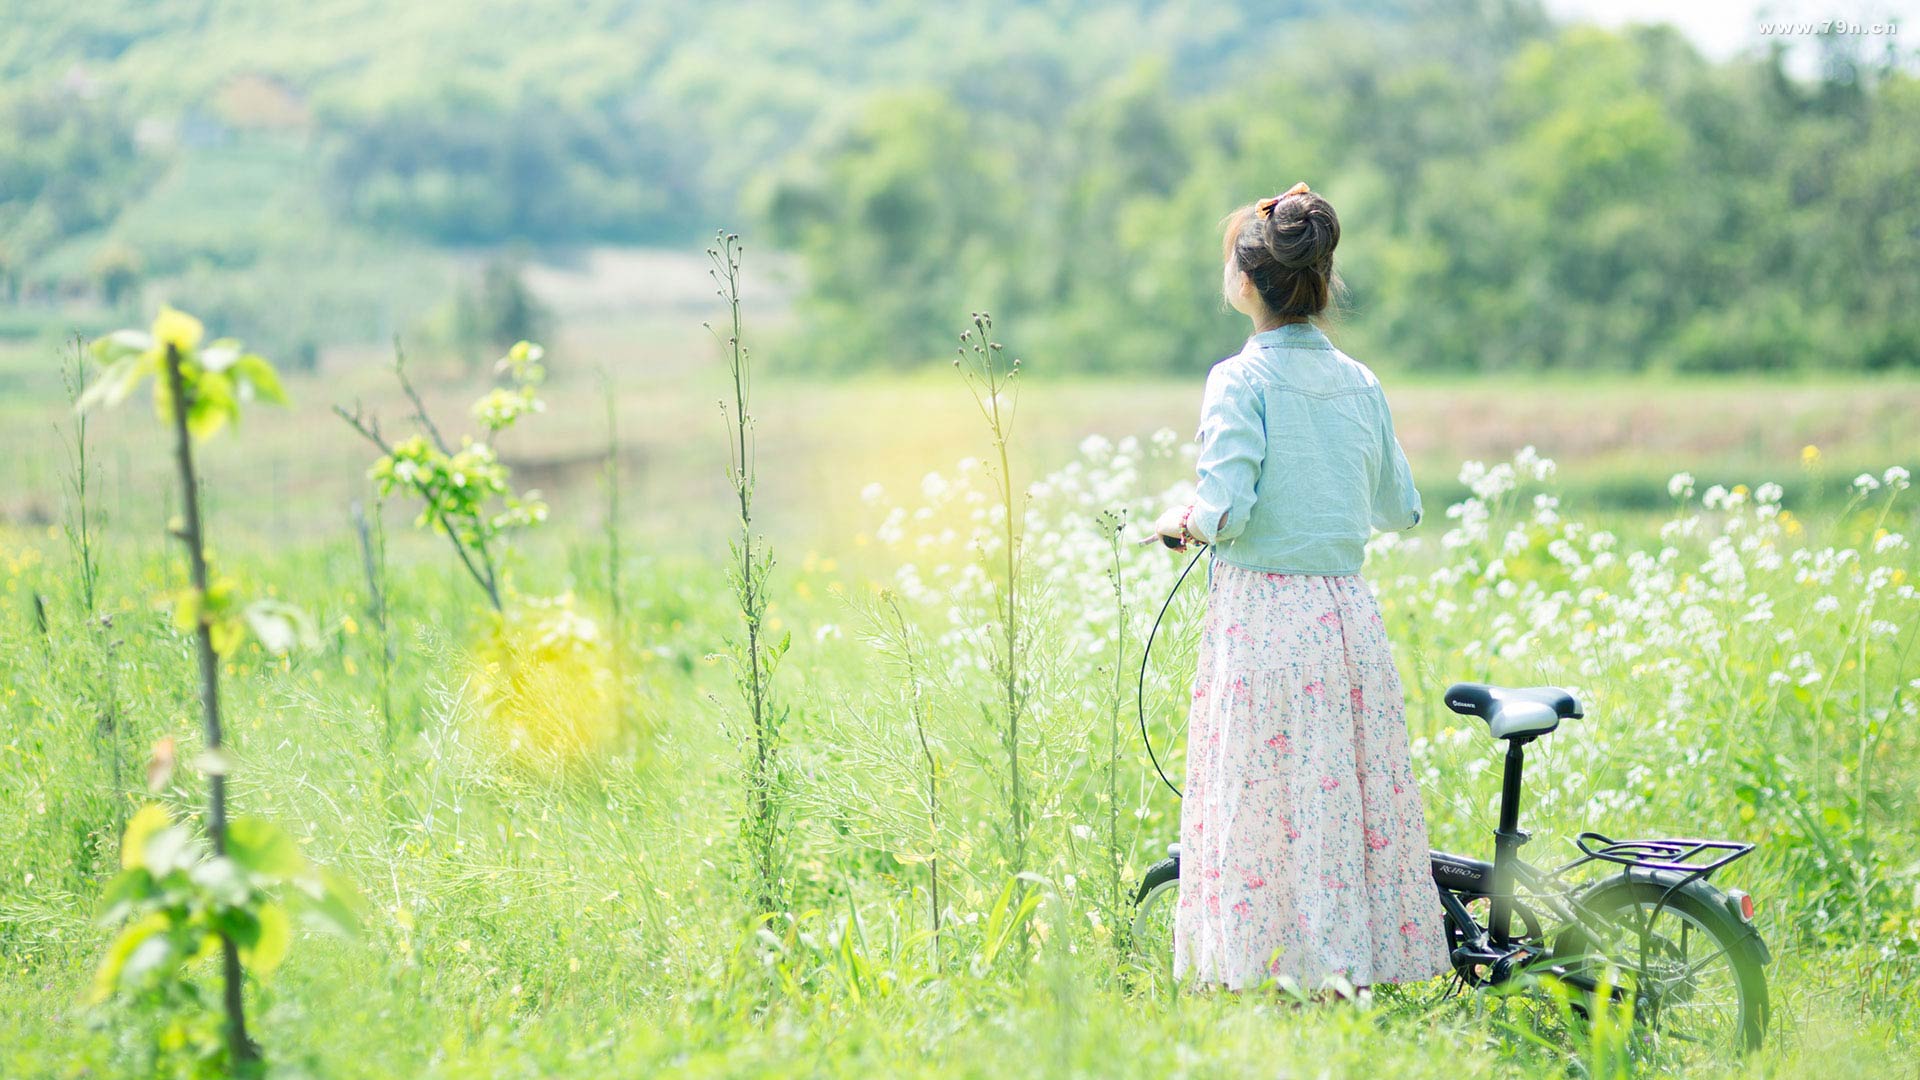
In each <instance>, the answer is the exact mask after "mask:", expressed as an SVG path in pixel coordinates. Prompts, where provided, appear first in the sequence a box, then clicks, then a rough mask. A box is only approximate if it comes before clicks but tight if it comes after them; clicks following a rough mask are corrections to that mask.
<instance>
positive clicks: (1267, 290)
mask: <svg viewBox="0 0 1920 1080" xmlns="http://www.w3.org/2000/svg"><path fill="white" fill-rule="evenodd" d="M1223 242H1224V245H1225V249H1226V256H1227V259H1228V261H1229V265H1230V266H1233V267H1237V268H1238V269H1239V270H1240V272H1241V273H1244V274H1245V275H1247V279H1248V281H1249V282H1250V283H1251V284H1252V285H1253V287H1254V289H1255V290H1257V291H1258V292H1259V294H1260V298H1261V300H1262V301H1264V302H1265V304H1266V306H1267V308H1268V309H1269V310H1270V311H1271V312H1272V313H1273V314H1275V315H1278V316H1281V317H1283V318H1289V319H1296V318H1302V317H1312V316H1315V315H1319V314H1320V313H1321V312H1323V311H1325V310H1326V309H1327V306H1328V305H1329V304H1331V303H1332V302H1333V299H1334V297H1335V294H1336V293H1338V292H1339V291H1340V288H1341V286H1340V276H1339V275H1338V274H1336V273H1334V270H1333V252H1334V249H1335V248H1337V247H1339V246H1340V218H1339V216H1338V215H1336V214H1335V213H1334V212H1333V206H1332V204H1330V203H1328V202H1327V200H1326V199H1324V198H1321V197H1320V195H1319V194H1317V193H1316V192H1314V190H1313V189H1312V188H1310V187H1308V186H1307V185H1306V184H1305V183H1298V184H1295V185H1293V186H1292V187H1290V188H1288V189H1287V190H1286V191H1284V192H1282V193H1280V194H1278V195H1269V196H1267V197H1266V198H1264V199H1261V200H1259V201H1257V202H1253V203H1249V204H1247V205H1246V206H1243V207H1241V208H1240V209H1239V210H1236V211H1235V212H1234V213H1233V214H1231V215H1229V216H1228V218H1227V220H1226V236H1225V238H1224V241H1223Z"/></svg>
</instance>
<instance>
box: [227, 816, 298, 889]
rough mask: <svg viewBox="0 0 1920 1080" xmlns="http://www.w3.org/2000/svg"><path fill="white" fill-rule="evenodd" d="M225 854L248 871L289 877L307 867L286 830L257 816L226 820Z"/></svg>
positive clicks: (277, 876)
mask: <svg viewBox="0 0 1920 1080" xmlns="http://www.w3.org/2000/svg"><path fill="white" fill-rule="evenodd" d="M227 857H228V858H230V859H232V860H233V861H234V862H236V863H238V864H240V867H241V868H242V869H244V870H246V871H247V872H248V873H251V874H259V875H262V876H265V877H276V878H290V877H295V876H298V875H299V874H300V873H302V872H303V871H305V870H306V868H307V860H306V858H305V857H304V856H302V855H301V854H300V848H299V847H298V846H297V845H295V844H294V842H293V838H292V837H290V836H288V835H287V834H286V832H285V830H283V829H281V828H280V826H278V825H275V824H274V823H273V822H271V821H267V820H265V819H263V818H257V817H241V818H235V819H233V821H231V822H229V823H228V824H227Z"/></svg>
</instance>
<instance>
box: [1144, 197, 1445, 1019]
mask: <svg viewBox="0 0 1920 1080" xmlns="http://www.w3.org/2000/svg"><path fill="white" fill-rule="evenodd" d="M1339 242H1340V222H1339V219H1338V217H1336V216H1335V214H1334V211H1333V207H1332V206H1331V205H1329V204H1328V203H1327V201H1326V200H1325V199H1323V198H1321V197H1320V196H1319V195H1317V194H1315V193H1314V192H1312V191H1310V190H1308V188H1307V185H1305V184H1296V185H1295V186H1294V187H1293V188H1292V189H1291V190H1289V191H1287V192H1286V193H1285V194H1283V195H1279V196H1275V197H1273V198H1269V199H1263V200H1261V201H1260V202H1258V203H1255V204H1252V205H1250V206H1245V207H1242V208H1241V209H1239V210H1238V211H1236V212H1234V213H1233V214H1232V215H1231V216H1229V217H1228V219H1227V224H1226V237H1225V258H1226V267H1225V278H1224V282H1223V285H1224V288H1225V292H1226V299H1227V302H1228V303H1229V304H1230V305H1232V306H1233V308H1234V309H1235V310H1237V311H1239V312H1241V313H1242V314H1244V315H1246V316H1247V317H1248V318H1249V319H1251V320H1252V322H1253V329H1254V334H1253V336H1252V337H1250V338H1248V339H1247V344H1246V347H1245V348H1243V349H1242V350H1241V351H1240V352H1239V354H1238V355H1235V356H1232V357H1229V358H1228V359H1226V360H1223V361H1221V362H1220V363H1219V364H1217V365H1215V366H1214V368H1213V370H1212V371H1211V372H1210V373H1209V374H1208V376H1207V386H1206V395H1205V404H1204V406H1203V408H1202V411H1201V421H1200V444H1201V448H1200V457H1199V462H1198V469H1199V483H1198V486H1197V488H1196V490H1195V493H1194V501H1193V503H1192V504H1190V505H1187V506H1176V507H1173V508H1170V509H1169V510H1168V511H1167V512H1166V513H1165V514H1164V515H1162V517H1161V518H1160V520H1159V522H1158V523H1157V524H1156V531H1157V532H1158V534H1159V535H1161V536H1163V537H1167V538H1170V542H1173V543H1177V544H1178V545H1179V546H1182V547H1184V546H1185V545H1186V544H1188V543H1204V544H1208V545H1211V556H1212V558H1211V563H1210V567H1209V572H1208V592H1207V617H1206V624H1205V628H1204V631H1203V633H1202V638H1201V646H1200V662H1199V670H1198V672H1197V673H1196V677H1195V680H1194V689H1193V707H1192V713H1191V719H1190V722H1189V727H1188V751H1187V784H1186V799H1185V802H1184V804H1183V806H1182V809H1181V818H1180V842H1181V849H1182V854H1181V869H1180V903H1179V907H1178V911H1177V914H1176V918H1175V930H1174V950H1175V959H1174V971H1175V974H1176V977H1179V978H1182V979H1188V980H1192V981H1193V982H1194V983H1196V984H1201V985H1217V986H1224V987H1227V988H1228V989H1231V990H1240V989H1242V988H1245V987H1249V986H1256V985H1260V984H1263V983H1266V982H1270V981H1275V980H1281V981H1291V983H1292V985H1294V986H1296V987H1300V988H1305V989H1315V988H1321V987H1329V986H1331V987H1335V988H1342V989H1343V988H1344V987H1346V986H1353V987H1365V986H1368V985H1371V984H1375V983H1382V982H1412V981H1417V980H1421V979H1427V978H1430V977H1432V976H1434V975H1435V974H1438V973H1439V972H1440V971H1442V970H1444V969H1445V968H1446V966H1447V961H1446V947H1445V943H1444V936H1443V931H1442V929H1441V925H1440V906H1439V904H1438V902H1437V901H1436V900H1435V898H1434V886H1433V883H1432V880H1431V879H1430V877H1429V869H1428V858H1427V828H1426V819H1425V816H1424V815H1423V813H1422V810H1421V804H1420V792H1419V788H1418V786H1417V785H1416V784H1415V782H1414V777H1413V768H1412V765H1411V763H1410V761H1409V758H1408V750H1407V732H1406V712H1405V701H1404V698H1403V697H1402V692H1401V686H1400V677H1399V673H1398V672H1397V671H1396V670H1395V668H1394V663H1393V655H1392V653H1391V651H1390V650H1389V648H1388V644H1387V637H1386V631H1385V628H1384V627H1383V625H1382V623H1381V619H1380V609H1379V607H1378V605H1377V604H1376V603H1375V602H1374V597H1373V592H1372V590H1371V589H1369V588H1368V586H1367V583H1366V581H1365V580H1363V579H1362V578H1361V577H1360V576H1359V572H1360V565H1361V561H1362V558H1363V554H1364V545H1365V543H1366V540H1367V537H1368V536H1369V535H1370V533H1371V530H1372V529H1375V528H1378V529H1383V530H1397V529H1406V528H1411V527H1412V526H1413V525H1415V524H1417V523H1418V522H1419V520H1420V495H1419V493H1418V492H1417V491H1416V490H1415V489H1414V485H1413V477H1412V474H1411V472H1410V470H1409V469H1408V467H1407V459H1406V455H1405V454H1404V453H1403V452H1402V451H1401V449H1400V444H1399V441H1398V440H1397V439H1395V437H1394V433H1393V419H1392V416H1391V414H1390V413H1389V412H1388V410H1387V402H1386V397H1385V396H1384V395H1383V394H1382V392H1381V389H1380V382H1379V380H1378V379H1376V378H1374V375H1373V373H1372V372H1371V371H1369V370H1368V369H1367V368H1366V367H1365V366H1364V365H1362V364H1361V363H1359V362H1358V361H1356V360H1353V359H1352V358H1350V357H1348V356H1346V355H1345V354H1343V353H1341V352H1340V351H1339V350H1338V349H1335V348H1334V347H1333V345H1332V344H1331V343H1330V342H1329V341H1328V340H1327V337H1326V335H1325V334H1324V333H1322V332H1321V331H1320V330H1319V329H1318V328H1317V327H1316V326H1315V325H1314V324H1313V322H1312V320H1313V319H1314V318H1315V317H1318V316H1320V315H1322V314H1323V313H1325V311H1326V310H1327V307H1328V304H1329V303H1330V301H1331V299H1332V297H1333V294H1334V292H1335V291H1336V290H1337V289H1338V288H1339V279H1338V277H1337V276H1336V275H1335V274H1334V270H1333V252H1334V248H1335V247H1336V246H1337V245H1338V244H1339Z"/></svg>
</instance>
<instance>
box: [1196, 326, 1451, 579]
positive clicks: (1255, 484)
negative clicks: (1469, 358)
mask: <svg viewBox="0 0 1920 1080" xmlns="http://www.w3.org/2000/svg"><path fill="white" fill-rule="evenodd" d="M1199 440H1200V458H1199V462H1198V468H1199V486H1198V487H1197V489H1196V490H1195V498H1194V504H1193V512H1192V515H1191V516H1190V517H1189V519H1188V525H1187V528H1188V531H1189V532H1191V533H1192V534H1193V535H1195V536H1197V537H1199V538H1200V539H1202V540H1204V541H1206V542H1208V543H1209V544H1211V545H1213V557H1214V558H1216V559H1224V560H1226V561H1227V562H1230V563H1233V564H1234V565H1236V566H1243V567H1246V568H1248V569H1252V570H1266V571H1270V572H1278V573H1287V574H1354V573H1358V572H1359V570H1360V563H1361V561H1362V559H1363V557H1364V548H1365V545H1366V542H1367V537H1369V536H1370V535H1372V530H1373V529H1379V530H1381V531H1384V532H1393V531H1398V530H1401V529H1409V528H1412V527H1413V526H1414V525H1417V524H1419V522H1420V493H1419V492H1418V491H1417V490H1415V489H1414V486H1413V473H1412V471H1411V470H1410V469H1409V468H1408V467H1407V455H1406V454H1405V453H1404V452H1403V451H1402V450H1401V449H1400V441H1399V440H1398V439H1396V438H1395V437H1394V434H1393V415H1392V414H1391V413H1390V412H1388V410H1387V399H1386V395H1385V394H1383V393H1382V392H1381V390H1380V380H1379V379H1377V378H1375V377H1374V375H1373V372H1371V371H1369V370H1367V367H1366V365H1365V364H1362V363H1360V362H1359V361H1357V360H1354V359H1353V358H1352V357H1349V356H1347V355H1346V354H1345V353H1342V352H1341V351H1340V350H1338V349H1336V348H1334V347H1333V344H1332V342H1329V341H1328V340H1327V336H1326V335H1325V334H1324V333H1321V332H1320V330H1319V329H1318V328H1316V327H1314V326H1312V325H1311V324H1308V323H1291V324H1288V325H1286V326H1282V327H1279V328H1278V329H1274V330H1268V331H1264V332H1262V333H1258V334H1255V335H1253V336H1252V337H1250V338H1248V339H1247V344H1246V347H1245V348H1243V349H1241V350H1240V353H1239V355H1237V356H1230V357H1228V358H1227V359H1225V360H1222V361H1220V362H1219V363H1218V364H1215V365H1214V367H1213V370H1212V371H1211V372H1209V373H1208V374H1207V391H1206V399H1205V402H1204V404H1203V405H1202V407H1201V411H1200V434H1199Z"/></svg>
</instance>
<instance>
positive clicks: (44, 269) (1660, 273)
mask: <svg viewBox="0 0 1920 1080" xmlns="http://www.w3.org/2000/svg"><path fill="white" fill-rule="evenodd" d="M24 2H25V7H26V8H27V9H29V11H28V12H27V14H26V17H24V18H21V19H17V20H10V23H11V25H10V26H9V28H8V31H7V33H6V34H5V35H0V337H12V338H16V339H20V338H27V339H36V340H42V339H46V338H50V337H55V336H58V335H59V334H62V333H64V332H66V331H67V330H69V329H71V328H73V327H75V326H78V327H79V328H81V329H82V330H88V329H98V328H99V327H101V326H105V325H107V324H108V323H110V322H112V321H113V320H115V319H116V318H118V317H119V316H120V315H121V314H123V313H124V312H126V311H127V310H130V309H131V308H133V307H137V306H138V305H139V304H140V303H141V302H142V301H143V300H157V299H165V298H169V297H175V296H181V297H184V296H191V297H192V298H193V303H194V304H195V305H196V310H199V311H200V312H202V313H203V314H204V315H205V316H206V317H207V318H209V319H211V320H213V321H215V322H217V323H219V324H220V325H222V326H225V327H228V328H229V329H230V330H231V331H232V332H234V333H236V334H240V335H242V336H244V337H247V338H248V339H249V340H257V341H259V342H260V343H261V344H262V346H263V347H266V348H268V349H270V350H271V351H273V352H274V353H275V354H276V355H280V356H284V357H286V358H287V359H288V362H289V363H291V364H294V365H296V366H297V365H298V363H300V362H302V361H305V362H307V363H312V362H314V361H315V358H316V357H318V356H319V355H320V354H321V353H322V352H323V351H324V350H326V349H328V348H330V347H332V346H335V345H340V344H346V343H367V342H375V341H381V340H384V339H385V338H386V337H388V336H389V335H391V334H394V333H407V334H409V335H410V336H412V337H414V338H420V337H425V338H428V339H431V341H437V342H439V343H441V344H444V345H446V346H447V347H448V349H449V351H451V350H453V349H456V348H462V349H464V348H467V347H469V346H470V344H471V343H473V342H477V341H487V340H492V339H496V338H499V337H500V336H501V335H502V334H508V331H506V330H505V329H503V328H498V327H483V326H476V325H468V323H469V322H471V321H472V320H471V318H470V317H463V315H462V312H463V311H464V312H469V313H471V312H472V311H475V310H479V309H480V308H481V307H483V305H477V304H475V303H473V300H472V298H473V297H474V296H476V295H479V294H481V293H486V294H499V293H500V292H502V291H503V290H504V291H507V292H511V291H513V290H514V289H518V288H521V286H519V285H518V284H516V283H514V282H510V281H507V280H506V277H507V276H513V275H517V273H518V271H519V268H520V267H521V266H522V265H524V264H525V263H527V262H528V261H529V260H533V261H540V260H553V261H559V262H564V261H565V260H566V259H567V258H569V254H568V253H569V252H570V251H577V250H579V249H582V248H589V247H595V246H604V245H627V246H632V245H645V246H668V247H686V248H693V247H694V246H695V245H696V244H697V243H698V241H699V238H700V237H702V236H704V235H706V234H707V233H708V231H709V230H710V229H711V227H712V226H713V224H714V223H715V222H718V221H728V222H739V221H743V220H744V221H746V222H747V223H748V226H749V229H750V231H751V232H753V233H755V234H757V235H758V236H764V237H766V238H768V239H771V240H772V241H773V242H774V244H775V245H776V246H778V247H780V248H782V249H785V250H786V251H787V252H790V253H791V255H792V257H793V264H794V266H795V267H796V268H797V278H798V283H797V285H796V288H797V290H798V295H797V298H796V300H797V302H796V309H795V310H796V312H797V314H798V315H799V316H800V318H799V321H798V323H797V324H796V333H795V334H794V335H793V340H792V341H791V342H790V343H789V344H790V345H792V346H793V347H792V349H791V350H790V351H789V353H790V355H791V356H794V357H798V358H802V359H804V361H805V362H806V363H807V364H808V365H809V366H812V367H816V368H821V369H848V368H856V367H867V366H884V365H900V364H907V363H913V362H918V361H921V360H923V359H925V358H926V357H928V356H931V355H939V354H942V353H944V352H945V351H946V349H947V347H948V345H947V338H948V336H949V334H950V331H951V326H952V324H953V322H954V320H955V313H956V312H965V311H967V310H971V309H975V308H981V307H990V308H991V309H992V310H994V311H995V312H996V313H997V314H999V315H1000V316H1001V317H1002V319H1003V321H1005V322H1008V323H1010V324H1013V325H1017V326H1018V327H1020V329H1021V331H1022V333H1021V337H1022V339H1023V342H1024V343H1025V346H1024V347H1025V348H1027V350H1028V351H1029V352H1031V353H1034V354H1036V355H1037V354H1045V355H1047V356H1048V358H1049V360H1050V364H1049V367H1050V369H1051V370H1055V371H1059V370H1066V369H1089V370H1107V369H1128V370H1153V371H1169V370H1174V369H1179V368H1189V369H1190V368H1191V366H1192V365H1193V364H1194V363H1195V362H1196V361H1195V358H1196V357H1207V356H1218V355H1222V354H1224V353H1225V352H1228V351H1231V349H1232V348H1233V347H1234V346H1235V345H1236V344H1237V341H1238V339H1239V337H1240V335H1241V329H1240V328H1239V327H1238V326H1236V324H1235V323H1234V321H1233V320H1231V319H1229V318H1228V317H1226V316H1225V314H1224V313H1223V312H1222V310H1221V307H1220V305H1219V303H1218V301H1217V300H1216V299H1215V297H1214V289H1215V281H1216V276H1217V271H1216V267H1217V260H1218V258H1219V249H1218V247H1217V244H1218V241H1219V237H1218V231H1217V230H1218V222H1219V221H1220V219H1221V217H1222V215H1223V214H1225V213H1226V212H1227V211H1228V210H1230V209H1231V208H1232V207H1234V206H1236V205H1238V204H1240V203H1243V202H1246V201H1249V200H1251V199H1253V198H1256V197H1259V196H1261V195H1264V194H1268V193H1271V192H1273V191H1276V190H1278V189H1280V188H1283V187H1285V186H1287V185H1288V184H1291V183H1292V182H1293V181H1295V180H1298V179H1306V180H1308V181H1309V182H1311V183H1312V184H1313V185H1314V186H1315V188H1316V189H1318V190H1321V191H1323V192H1325V193H1326V194H1327V195H1328V196H1329V197H1330V198H1331V199H1332V200H1333V201H1334V203H1335V205H1336V206H1338V207H1339V208H1340V210H1341V212H1342V214H1343V216H1344V219H1345V222H1346V224H1347V233H1346V237H1345V242H1344V244H1343V247H1342V251H1343V253H1344V255H1345V256H1346V260H1347V261H1346V267H1347V276H1348V279H1349V280H1350V281H1352V282H1353V283H1354V285H1355V288H1354V291H1353V293H1352V295H1351V297H1350V300H1349V307H1348V314H1347V315H1346V317H1345V319H1344V322H1343V325H1342V327H1341V332H1342V333H1343V334H1345V335H1347V336H1346V339H1345V340H1346V342H1347V343H1348V344H1349V345H1350V347H1351V348H1352V350H1353V351H1355V352H1358V353H1360V354H1361V355H1364V356H1367V357H1368V358H1369V359H1370V360H1372V359H1376V358H1377V360H1378V362H1379V364H1380V365H1381V366H1385V367H1402V368H1421V369H1432V370H1442V371H1467V370H1485V369H1521V370H1527V369H1537V368H1555V367H1578V368H1608V369H1617V370H1640V369H1655V370H1680V371H1730V370H1743V369H1761V370H1778V369H1797V368H1814V369H1830V368H1839V369H1848V370H1874V369H1885V368H1896V367H1911V366H1913V365H1915V364H1916V363H1920V79H1916V76H1915V65H1914V63H1913V56H1914V52H1913V49H1912V47H1911V46H1908V47H1907V48H1906V50H1905V51H1904V52H1902V51H1900V50H1899V49H1898V48H1896V46H1897V45H1898V44H1899V38H1897V37H1894V38H1882V39H1875V38H1869V37H1840V36H1831V37H1820V38H1815V39H1812V40H1811V41H1808V42H1804V43H1802V44H1799V45H1796V46H1795V47H1796V48H1805V49H1811V50H1814V51H1815V52H1816V53H1817V57H1816V58H1815V63H1814V64H1813V69H1814V70H1815V74H1814V75H1813V76H1812V77H1804V76H1802V75H1799V74H1790V73H1789V69H1788V67H1787V65H1786V63H1785V51H1784V49H1781V48H1776V49H1774V50H1773V51H1772V52H1770V53H1766V52H1761V51H1758V50H1750V51H1749V52H1748V53H1747V54H1745V55H1743V56H1741V57H1738V58H1734V59H1729V60H1725V61H1718V62H1716V61H1710V60H1708V59H1706V58H1704V57H1702V56H1701V55H1700V54H1699V53H1698V52H1697V51H1696V50H1695V49H1694V48H1693V47H1692V46H1691V45H1690V44H1689V43H1688V41H1687V40H1686V39H1685V38H1683V37H1681V36H1680V35H1679V34H1678V33H1677V32H1675V31H1673V30H1671V29H1667V28H1664V27H1653V28H1628V29H1625V30H1620V31H1603V30H1599V29H1594V28H1591V27H1577V26H1576V27H1561V26H1559V25H1557V24H1556V23H1554V22H1553V21H1552V20H1550V19H1548V18H1547V17H1546V15H1545V14H1544V13H1543V11H1542V9H1541V8H1540V7H1539V6H1538V5H1537V4H1536V3H1535V2H1533V0H1461V2H1449V3H1440V2H1431V0H1373V2H1369V3H1363V4H1357V5H1341V4H1333V3H1328V2H1320V0H1249V2H1239V3H1233V4H1209V3H1202V2H1198V0H1193V2H1176V3H1145V2H1121V3H1114V2H1110V0H1051V2H1046V3H1033V2H1016V0H990V2H986V3H978V4H968V5H964V6H962V7H958V8H954V7H950V6H949V7H939V8H931V7H924V6H919V5H912V4H901V3H897V2H871V0H869V2H853V0H835V2H828V3H805V4H802V3H797V2H793V0H757V2H745V3H742V2H723V3H713V4H703V5H697V6H696V5H671V4H659V3H648V4H633V3H627V2H615V0H575V2H561V0H533V2H526V0H515V2H506V0H487V2H482V3H472V4H459V5H451V4H413V5H404V6H401V7H394V6H392V5H387V4H381V3H376V2H373V0H317V2H302V3H297V4H296V3H289V2H286V0H246V2H242V0H95V2H91V3H88V4H84V5H69V4H58V3H53V2H51V0H24ZM535 314H537V313H533V312H529V317H530V318H532V321H533V322H535V323H538V321H539V320H538V318H534V317H533V316H534V315H535ZM508 336H509V337H511V336H512V335H511V334H508Z"/></svg>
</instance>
